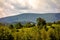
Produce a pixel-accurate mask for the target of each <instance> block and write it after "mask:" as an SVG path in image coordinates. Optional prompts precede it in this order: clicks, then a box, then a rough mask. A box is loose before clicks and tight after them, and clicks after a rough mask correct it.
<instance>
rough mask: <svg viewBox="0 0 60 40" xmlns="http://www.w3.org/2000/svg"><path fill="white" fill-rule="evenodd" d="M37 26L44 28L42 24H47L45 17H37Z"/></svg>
mask: <svg viewBox="0 0 60 40" xmlns="http://www.w3.org/2000/svg"><path fill="white" fill-rule="evenodd" d="M36 21H37V26H38V27H39V28H42V26H44V25H46V21H45V20H44V19H42V18H40V17H39V18H37V20H36Z"/></svg>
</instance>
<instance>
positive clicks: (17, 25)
mask: <svg viewBox="0 0 60 40" xmlns="http://www.w3.org/2000/svg"><path fill="white" fill-rule="evenodd" d="M15 27H16V29H20V28H22V27H23V26H22V24H21V23H20V22H18V23H16V24H15Z"/></svg>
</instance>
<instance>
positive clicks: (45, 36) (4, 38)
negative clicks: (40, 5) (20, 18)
mask: <svg viewBox="0 0 60 40" xmlns="http://www.w3.org/2000/svg"><path fill="white" fill-rule="evenodd" d="M0 25H1V26H0V40H60V24H59V23H47V24H46V21H45V20H44V19H42V18H37V26H35V24H31V23H26V24H25V25H22V24H21V23H16V24H11V25H9V26H5V25H3V24H0ZM40 28H41V29H40Z"/></svg>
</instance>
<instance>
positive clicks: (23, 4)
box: [0, 0, 60, 18]
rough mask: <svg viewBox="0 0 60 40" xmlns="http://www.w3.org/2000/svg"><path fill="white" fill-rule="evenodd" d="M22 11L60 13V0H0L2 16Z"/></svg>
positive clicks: (0, 15) (0, 13)
mask: <svg viewBox="0 0 60 40" xmlns="http://www.w3.org/2000/svg"><path fill="white" fill-rule="evenodd" d="M22 13H60V0H0V18H2V17H7V16H13V15H18V14H22Z"/></svg>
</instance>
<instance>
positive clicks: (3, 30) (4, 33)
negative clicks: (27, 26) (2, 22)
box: [0, 26, 14, 40]
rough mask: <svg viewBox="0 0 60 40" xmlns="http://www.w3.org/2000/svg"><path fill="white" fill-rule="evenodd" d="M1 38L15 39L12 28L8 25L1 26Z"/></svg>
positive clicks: (3, 39)
mask: <svg viewBox="0 0 60 40" xmlns="http://www.w3.org/2000/svg"><path fill="white" fill-rule="evenodd" d="M0 40H14V37H13V36H12V34H11V30H10V29H9V28H8V27H3V26H2V27H0Z"/></svg>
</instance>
